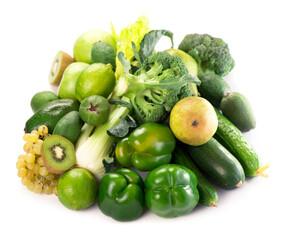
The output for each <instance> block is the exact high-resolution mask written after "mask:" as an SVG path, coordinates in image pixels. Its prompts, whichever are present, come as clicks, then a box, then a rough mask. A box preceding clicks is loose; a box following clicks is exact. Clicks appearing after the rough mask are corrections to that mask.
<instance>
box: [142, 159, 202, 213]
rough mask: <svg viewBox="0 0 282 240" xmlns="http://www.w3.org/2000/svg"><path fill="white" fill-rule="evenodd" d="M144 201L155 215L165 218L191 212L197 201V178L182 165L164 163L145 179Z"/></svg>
mask: <svg viewBox="0 0 282 240" xmlns="http://www.w3.org/2000/svg"><path fill="white" fill-rule="evenodd" d="M145 201H146V204H147V207H148V208H149V209H150V210H151V211H152V212H153V213H155V214H156V215H158V216H160V217H165V218H172V217H175V216H181V215H185V214H187V213H189V212H191V211H192V210H193V209H194V207H195V206H196V205H197V203H198V201H199V192H198V189H197V178H196V176H195V174H194V173H193V172H192V171H191V170H189V169H188V168H186V167H184V166H180V165H177V164H166V165H163V166H160V167H158V168H156V169H154V170H153V171H151V172H150V173H149V174H148V175H147V177H146V179H145Z"/></svg>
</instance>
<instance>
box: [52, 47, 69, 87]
mask: <svg viewBox="0 0 282 240" xmlns="http://www.w3.org/2000/svg"><path fill="white" fill-rule="evenodd" d="M72 62H74V59H73V57H71V56H70V55H69V54H67V53H65V52H63V51H59V52H58V53H57V54H56V56H55V58H54V60H53V63H52V65H51V69H50V72H49V78H48V79H49V83H50V84H51V85H55V86H58V85H59V84H60V82H61V79H62V76H63V73H64V71H65V69H66V68H67V66H68V65H70V64H71V63H72Z"/></svg>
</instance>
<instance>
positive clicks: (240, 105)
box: [220, 92, 256, 132]
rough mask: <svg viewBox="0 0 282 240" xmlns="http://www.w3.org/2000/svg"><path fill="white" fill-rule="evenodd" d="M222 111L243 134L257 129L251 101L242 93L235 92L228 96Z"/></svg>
mask: <svg viewBox="0 0 282 240" xmlns="http://www.w3.org/2000/svg"><path fill="white" fill-rule="evenodd" d="M220 109H221V111H222V113H223V115H224V116H225V117H227V118H228V119H229V120H230V121H231V122H233V123H234V125H235V126H236V127H237V128H239V129H240V130H241V131H242V132H247V131H249V130H251V129H253V128H255V127H256V119H255V115H254V113H253V110H252V106H251V104H250V102H249V100H248V99H247V98H246V97H245V96H244V95H243V94H241V93H238V92H233V93H230V94H226V95H225V96H224V97H223V99H222V101H221V103H220Z"/></svg>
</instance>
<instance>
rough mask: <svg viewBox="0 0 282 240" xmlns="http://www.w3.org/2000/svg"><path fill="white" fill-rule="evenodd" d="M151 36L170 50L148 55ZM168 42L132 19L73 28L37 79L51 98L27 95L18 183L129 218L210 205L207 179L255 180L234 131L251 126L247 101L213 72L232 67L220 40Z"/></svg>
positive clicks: (163, 33)
mask: <svg viewBox="0 0 282 240" xmlns="http://www.w3.org/2000/svg"><path fill="white" fill-rule="evenodd" d="M162 37H166V38H168V39H169V42H170V44H171V46H169V47H167V48H165V49H167V50H164V51H157V50H156V46H157V44H158V42H159V40H160V39H161V38H162ZM173 37H174V36H173V33H172V32H171V31H168V30H165V29H160V30H152V29H150V28H149V22H148V19H147V18H146V17H145V16H141V17H140V18H139V19H138V20H137V21H136V22H134V23H132V24H129V25H128V26H126V27H125V28H123V29H122V30H121V31H120V32H119V33H116V31H115V29H114V27H113V25H112V33H111V34H109V33H107V32H105V31H103V30H91V31H88V32H85V33H83V34H82V35H80V36H79V37H78V38H77V40H76V41H75V43H74V48H73V57H72V56H69V55H68V54H66V53H64V52H62V51H60V52H59V53H58V54H57V55H56V57H55V59H54V61H53V63H52V66H51V70H50V74H49V82H50V85H55V86H58V89H57V90H58V96H56V94H54V93H53V92H50V91H43V92H40V93H37V94H35V95H34V96H33V98H32V100H31V107H32V110H33V111H34V114H33V115H32V116H31V117H30V118H29V119H28V120H27V122H26V125H25V135H24V137H23V140H24V141H25V143H24V147H23V150H24V151H25V153H26V154H21V155H20V156H19V157H18V161H17V163H16V168H17V169H18V176H19V177H20V178H21V182H22V184H23V185H25V186H27V188H28V189H29V190H31V191H33V192H35V193H40V192H43V193H46V194H51V193H54V194H55V195H57V196H58V199H59V201H60V202H61V203H62V205H64V206H65V207H67V208H69V209H72V210H81V209H85V208H89V207H90V206H91V205H93V204H94V203H95V200H96V197H97V196H98V201H97V205H98V209H99V210H101V212H102V213H103V214H105V215H106V216H109V217H111V218H113V219H114V220H117V221H132V220H135V219H138V218H139V217H141V216H142V214H143V212H144V210H147V211H151V212H152V213H154V214H156V215H157V216H160V217H164V218H172V217H176V216H182V215H186V214H188V213H190V212H191V211H192V210H193V209H194V208H195V206H196V205H197V204H198V203H200V204H202V205H204V206H217V202H218V198H219V197H220V196H219V195H220V194H221V192H219V194H218V193H217V191H216V189H215V187H214V186H213V184H215V185H217V186H218V187H220V188H223V189H224V190H231V189H236V188H238V187H242V186H243V185H244V184H243V183H244V181H245V176H246V177H254V176H258V175H261V176H264V177H266V176H267V175H266V174H265V173H264V171H265V170H266V169H267V168H268V164H267V165H266V166H264V167H262V163H261V162H260V160H259V157H258V156H257V154H256V152H255V150H254V148H253V147H252V146H251V144H250V143H249V142H248V140H247V139H246V137H245V136H244V134H243V133H242V132H244V131H248V130H250V129H252V128H254V127H255V117H254V115H253V112H252V110H251V106H250V103H249V102H248V101H247V99H246V97H245V96H243V95H242V94H240V93H236V92H233V91H232V89H231V88H230V86H229V85H228V83H227V82H226V81H225V80H224V79H223V77H224V76H226V75H227V74H228V73H229V72H230V71H231V70H232V69H233V67H234V59H233V58H232V56H231V54H230V50H229V47H228V45H227V43H225V42H224V41H223V40H222V39H220V38H215V37H212V36H210V35H208V34H187V35H186V36H185V37H184V38H183V40H182V41H181V43H180V44H179V47H178V48H179V49H175V48H174V38H173ZM55 86H52V88H53V89H54V87H55ZM198 89H199V92H198ZM220 110H221V111H222V114H221V113H220ZM224 115H225V116H226V117H225V116H224ZM228 118H229V119H230V120H228ZM232 122H233V123H234V124H233V123H232ZM235 125H237V127H236V126H235ZM176 139H177V140H176ZM138 172H140V174H142V175H139V173H138ZM58 179H59V180H58ZM143 179H145V183H144V181H143ZM224 190H222V191H224ZM96 209H97V208H96Z"/></svg>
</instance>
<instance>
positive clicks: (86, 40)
mask: <svg viewBox="0 0 282 240" xmlns="http://www.w3.org/2000/svg"><path fill="white" fill-rule="evenodd" d="M99 41H104V42H107V43H109V44H110V45H111V46H112V47H113V48H114V49H115V51H116V40H115V39H114V38H113V37H112V35H111V34H109V33H107V32H105V31H103V30H98V29H94V30H90V31H87V32H85V33H83V34H81V35H80V36H79V37H78V39H77V40H76V41H75V43H74V46H73V56H74V59H75V61H76V62H85V63H89V64H90V63H91V50H92V47H93V44H94V43H96V42H99Z"/></svg>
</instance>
